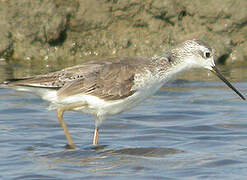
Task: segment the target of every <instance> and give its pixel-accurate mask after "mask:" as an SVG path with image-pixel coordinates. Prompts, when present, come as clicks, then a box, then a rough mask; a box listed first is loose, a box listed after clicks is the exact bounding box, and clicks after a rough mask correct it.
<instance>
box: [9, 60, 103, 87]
mask: <svg viewBox="0 0 247 180" xmlns="http://www.w3.org/2000/svg"><path fill="white" fill-rule="evenodd" d="M100 66H102V65H100V64H97V63H90V64H89V63H85V64H82V65H78V66H73V67H70V68H66V69H63V70H61V71H57V72H53V73H48V74H45V75H38V76H33V77H26V78H22V79H9V80H7V81H5V82H4V83H5V84H7V85H8V86H31V87H39V88H54V89H59V88H61V87H63V86H64V85H65V84H67V83H69V82H71V81H74V80H76V79H80V78H84V76H86V75H87V74H90V73H92V72H94V71H96V70H97V69H99V68H100Z"/></svg>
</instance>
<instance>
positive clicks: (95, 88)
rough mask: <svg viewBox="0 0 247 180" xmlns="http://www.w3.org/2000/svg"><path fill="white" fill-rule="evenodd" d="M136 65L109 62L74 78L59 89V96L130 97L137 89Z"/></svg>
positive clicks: (113, 98)
mask: <svg viewBox="0 0 247 180" xmlns="http://www.w3.org/2000/svg"><path fill="white" fill-rule="evenodd" d="M135 71H136V67H135V66H132V65H130V64H128V63H109V64H104V66H103V67H102V68H99V69H98V70H95V71H94V72H91V73H89V74H87V75H85V76H84V77H83V78H81V79H77V80H74V81H72V82H70V83H68V84H66V85H65V86H64V87H62V88H61V89H59V91H58V93H57V95H58V97H59V98H65V97H68V96H73V95H79V94H86V95H93V96H97V97H99V98H101V99H104V100H117V99H120V98H124V97H128V96H130V95H132V94H133V93H134V92H135V91H134V90H132V86H133V85H134V76H135Z"/></svg>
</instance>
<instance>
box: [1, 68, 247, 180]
mask: <svg viewBox="0 0 247 180" xmlns="http://www.w3.org/2000/svg"><path fill="white" fill-rule="evenodd" d="M223 68H224V67H223ZM4 72H7V71H6V69H5V70H4ZM240 72H241V73H240ZM3 74H5V75H6V74H7V75H6V77H7V76H9V75H8V73H3ZM224 75H225V76H227V77H228V79H230V80H231V81H232V82H234V85H235V86H236V87H238V89H240V90H241V92H242V93H243V94H244V95H245V96H246V95H247V81H246V77H247V73H246V72H245V70H244V67H243V68H240V67H236V68H233V69H231V70H226V71H225V72H224ZM2 78H5V77H3V76H2ZM47 107H48V104H47V103H46V102H44V101H42V100H41V99H40V98H39V97H36V96H34V95H32V94H27V93H23V92H16V91H13V90H11V89H0V132H1V136H0V145H1V148H0V159H1V161H0V179H127V178H128V179H245V178H246V176H247V111H246V109H247V106H246V102H245V101H242V100H241V99H240V98H239V97H238V96H237V95H235V93H234V92H233V91H231V90H229V88H227V87H226V86H225V85H224V84H223V83H222V82H220V81H219V80H218V79H217V78H214V77H213V76H211V75H210V76H208V73H207V72H206V71H193V72H189V73H186V74H185V75H182V76H180V77H179V80H175V81H172V82H170V83H169V84H168V85H167V86H164V88H162V89H161V90H160V91H159V92H158V93H157V94H156V95H155V96H153V98H152V99H149V100H148V101H146V102H145V103H143V104H142V105H140V106H138V107H136V108H135V109H133V110H131V111H129V112H126V113H123V114H120V115H117V116H114V117H111V118H109V119H108V120H107V121H105V122H104V124H103V126H102V128H101V129H100V136H99V143H100V146H98V147H96V148H95V147H93V146H92V145H91V142H92V136H93V131H94V121H93V119H92V117H91V116H89V115H86V114H81V113H76V112H67V113H65V116H64V118H65V121H66V123H67V125H68V127H69V130H70V133H71V135H72V138H73V139H74V142H75V144H76V146H77V148H76V149H75V150H68V149H66V148H65V144H66V140H65V137H64V134H63V131H62V129H61V128H60V126H59V123H58V120H57V119H56V115H55V114H56V113H55V112H54V111H48V110H47Z"/></svg>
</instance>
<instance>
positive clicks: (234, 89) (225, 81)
mask: <svg viewBox="0 0 247 180" xmlns="http://www.w3.org/2000/svg"><path fill="white" fill-rule="evenodd" d="M212 68H213V69H212V70H211V72H212V73H214V74H215V75H216V76H218V77H219V78H220V79H221V80H222V81H223V82H224V83H226V85H227V86H228V87H229V88H231V89H232V90H233V91H235V92H236V93H237V94H238V95H239V96H240V97H241V98H242V99H243V100H246V99H245V97H244V96H243V95H242V94H241V93H240V92H239V91H238V90H237V89H236V88H235V87H234V86H233V85H231V83H230V82H229V81H228V80H226V78H224V76H223V75H222V74H221V73H220V72H219V70H218V69H217V68H216V67H215V66H213V67H212Z"/></svg>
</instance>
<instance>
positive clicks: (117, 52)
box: [0, 0, 247, 64]
mask: <svg viewBox="0 0 247 180" xmlns="http://www.w3.org/2000/svg"><path fill="white" fill-rule="evenodd" d="M246 24H247V1H243V0H208V1H200V0H195V1H190V0H184V1H179V0H125V1H120V0H103V1H99V0H90V1H88V0H74V1H67V0H53V1H50V0H40V1H31V0H22V1H17V0H14V1H6V0H1V1H0V35H1V41H0V57H1V59H9V60H11V61H12V60H13V59H15V60H19V61H22V62H24V63H29V64H35V63H37V62H41V61H42V63H44V64H46V63H47V64H49V63H50V64H52V63H60V64H61V63H62V64H66V63H68V62H69V63H71V62H73V63H80V62H82V61H84V60H87V59H98V58H100V57H112V56H132V55H134V56H136V55H137V56H153V55H155V54H160V53H161V52H162V51H163V50H164V49H166V48H168V47H169V46H172V45H175V44H177V43H178V42H181V41H183V40H186V39H190V38H200V39H203V40H205V41H207V42H208V43H209V44H211V45H212V46H213V47H214V48H215V49H216V50H217V52H216V55H217V60H218V61H219V62H221V63H225V62H227V63H232V62H234V61H244V59H245V60H246V58H247V41H246V38H247V26H246Z"/></svg>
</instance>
